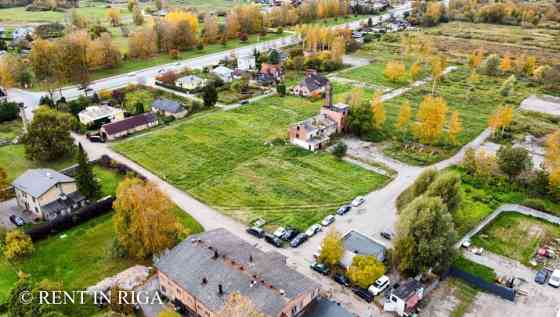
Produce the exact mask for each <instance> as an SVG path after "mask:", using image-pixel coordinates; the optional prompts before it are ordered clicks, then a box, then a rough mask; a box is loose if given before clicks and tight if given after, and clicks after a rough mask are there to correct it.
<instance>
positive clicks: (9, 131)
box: [0, 120, 23, 141]
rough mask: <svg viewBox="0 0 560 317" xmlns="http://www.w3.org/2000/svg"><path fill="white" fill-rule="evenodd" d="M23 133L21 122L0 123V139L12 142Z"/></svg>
mask: <svg viewBox="0 0 560 317" xmlns="http://www.w3.org/2000/svg"><path fill="white" fill-rule="evenodd" d="M22 132H23V124H22V122H21V120H13V121H8V122H2V123H0V139H4V140H8V141H11V140H13V139H15V138H16V137H17V136H18V135H21V134H22Z"/></svg>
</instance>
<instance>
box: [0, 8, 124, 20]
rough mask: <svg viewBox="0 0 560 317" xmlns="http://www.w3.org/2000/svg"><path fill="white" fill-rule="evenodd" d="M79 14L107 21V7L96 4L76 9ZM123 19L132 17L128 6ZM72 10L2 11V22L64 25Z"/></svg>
mask: <svg viewBox="0 0 560 317" xmlns="http://www.w3.org/2000/svg"><path fill="white" fill-rule="evenodd" d="M76 10H77V12H78V14H79V15H81V16H83V17H86V18H88V19H91V20H92V21H95V20H100V21H103V22H105V21H107V10H108V9H107V8H106V6H105V5H101V4H96V5H93V6H84V5H83V4H82V7H80V8H77V9H76ZM120 11H121V19H123V18H126V17H127V16H130V15H131V14H130V12H128V10H127V9H126V6H123V7H121V9H120ZM70 15H71V10H67V11H66V12H58V11H26V10H25V7H17V8H8V9H0V22H3V23H8V24H16V23H21V24H25V23H31V22H60V23H64V22H65V18H66V17H70Z"/></svg>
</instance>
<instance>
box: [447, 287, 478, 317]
mask: <svg viewBox="0 0 560 317" xmlns="http://www.w3.org/2000/svg"><path fill="white" fill-rule="evenodd" d="M449 284H450V286H451V287H452V289H453V296H454V297H455V298H456V299H457V300H458V301H459V302H458V303H457V305H456V306H455V308H453V310H452V311H451V317H462V316H464V315H465V314H466V313H467V312H468V311H469V309H470V307H471V306H472V304H473V302H474V300H475V299H476V295H477V294H478V290H477V289H476V288H474V287H472V286H470V285H469V284H467V283H466V282H463V281H462V280H460V279H456V278H450V279H449Z"/></svg>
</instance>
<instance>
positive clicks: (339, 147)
mask: <svg viewBox="0 0 560 317" xmlns="http://www.w3.org/2000/svg"><path fill="white" fill-rule="evenodd" d="M347 150H348V146H346V144H344V143H343V142H338V143H337V144H336V145H335V146H334V148H333V151H332V154H333V155H334V156H335V157H336V158H338V159H341V158H343V157H344V156H345V155H346V151H347Z"/></svg>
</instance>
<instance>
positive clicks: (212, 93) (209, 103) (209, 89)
mask: <svg viewBox="0 0 560 317" xmlns="http://www.w3.org/2000/svg"><path fill="white" fill-rule="evenodd" d="M202 99H203V100H204V106H205V107H213V106H214V105H215V104H216V102H217V101H218V91H217V90H216V86H215V85H214V83H213V82H212V83H209V84H208V85H206V87H204V90H203V91H202Z"/></svg>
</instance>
